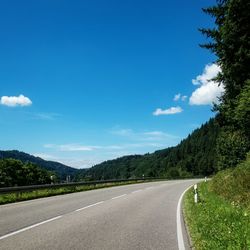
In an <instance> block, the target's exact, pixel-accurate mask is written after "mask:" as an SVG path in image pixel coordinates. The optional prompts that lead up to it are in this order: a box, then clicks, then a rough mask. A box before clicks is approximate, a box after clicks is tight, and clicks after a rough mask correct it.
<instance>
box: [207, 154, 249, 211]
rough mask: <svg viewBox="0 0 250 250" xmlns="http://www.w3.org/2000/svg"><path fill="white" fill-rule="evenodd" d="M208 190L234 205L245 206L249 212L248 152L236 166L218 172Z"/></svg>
mask: <svg viewBox="0 0 250 250" xmlns="http://www.w3.org/2000/svg"><path fill="white" fill-rule="evenodd" d="M210 190H211V191H213V192H214V193H216V194H217V195H219V196H221V197H223V198H224V199H226V200H228V201H230V202H231V203H232V204H234V205H235V206H244V207H247V208H248V210H249V212H250V153H248V157H247V159H246V161H244V162H242V163H241V164H239V165H238V166H237V167H236V168H230V169H226V170H224V171H221V172H219V173H218V174H217V175H216V176H215V177H214V178H213V179H212V181H211V185H210Z"/></svg>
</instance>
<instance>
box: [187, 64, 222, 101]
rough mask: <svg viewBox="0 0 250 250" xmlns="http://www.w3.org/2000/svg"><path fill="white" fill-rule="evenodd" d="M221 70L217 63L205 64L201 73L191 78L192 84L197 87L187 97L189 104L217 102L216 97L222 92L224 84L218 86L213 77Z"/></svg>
mask: <svg viewBox="0 0 250 250" xmlns="http://www.w3.org/2000/svg"><path fill="white" fill-rule="evenodd" d="M220 71H221V69H220V67H219V66H218V65H217V64H209V65H206V67H205V69H204V71H203V73H202V75H198V76H197V77H196V78H195V79H193V80H192V83H193V84H194V85H199V87H198V88H197V89H196V90H195V91H194V92H193V93H192V95H191V97H190V98H189V104H190V105H211V104H212V103H218V97H220V96H221V95H222V94H223V92H224V90H225V89H224V86H223V85H222V84H221V85H220V86H219V85H218V83H216V82H215V81H214V80H212V79H213V78H215V77H216V76H217V75H218V73H219V72H220Z"/></svg>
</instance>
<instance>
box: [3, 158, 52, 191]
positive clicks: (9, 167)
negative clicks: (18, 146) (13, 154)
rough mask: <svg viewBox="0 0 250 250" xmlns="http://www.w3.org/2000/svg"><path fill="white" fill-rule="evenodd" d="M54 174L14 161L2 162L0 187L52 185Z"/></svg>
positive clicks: (32, 165)
mask: <svg viewBox="0 0 250 250" xmlns="http://www.w3.org/2000/svg"><path fill="white" fill-rule="evenodd" d="M51 176H53V173H52V172H49V171H47V170H45V169H42V168H40V167H38V166H37V165H35V164H33V163H30V162H26V163H23V162H21V161H19V160H14V159H1V160H0V187H11V186H27V185H36V184H49V183H51V181H52V180H53V179H52V180H51ZM55 178H56V177H55V176H54V180H55Z"/></svg>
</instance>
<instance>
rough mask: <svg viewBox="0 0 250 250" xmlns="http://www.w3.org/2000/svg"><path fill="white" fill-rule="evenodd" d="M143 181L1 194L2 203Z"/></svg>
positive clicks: (0, 201) (0, 202)
mask: <svg viewBox="0 0 250 250" xmlns="http://www.w3.org/2000/svg"><path fill="white" fill-rule="evenodd" d="M142 182H145V181H127V182H116V183H112V182H110V183H102V184H91V185H83V186H69V187H63V188H47V189H40V190H35V191H27V192H18V193H7V194H0V205H3V204H7V203H12V202H18V201H25V200H31V199H37V198H43V197H49V196H55V195H62V194H69V193H75V192H82V191H89V190H93V189H100V188H107V187H114V186H121V185H129V184H136V183H142Z"/></svg>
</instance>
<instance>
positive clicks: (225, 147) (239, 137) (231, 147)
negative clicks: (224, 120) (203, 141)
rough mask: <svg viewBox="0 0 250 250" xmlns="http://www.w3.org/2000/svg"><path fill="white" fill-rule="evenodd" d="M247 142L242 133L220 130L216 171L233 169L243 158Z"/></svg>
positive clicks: (247, 146)
mask: <svg viewBox="0 0 250 250" xmlns="http://www.w3.org/2000/svg"><path fill="white" fill-rule="evenodd" d="M248 143H249V140H248V138H247V137H246V136H245V135H244V134H243V133H242V131H239V130H238V131H230V130H225V129H224V130H222V131H221V133H220V136H219V138H218V140H217V155H218V169H219V170H222V169H225V168H230V167H235V166H236V165H237V164H238V163H240V162H241V161H242V159H244V158H245V156H246V153H247V152H248V148H249V145H248Z"/></svg>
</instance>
